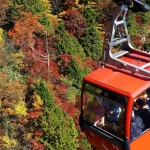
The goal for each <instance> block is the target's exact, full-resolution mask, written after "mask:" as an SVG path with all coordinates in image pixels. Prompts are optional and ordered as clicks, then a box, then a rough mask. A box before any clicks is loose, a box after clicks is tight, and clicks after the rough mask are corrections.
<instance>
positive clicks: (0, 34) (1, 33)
mask: <svg viewBox="0 0 150 150" xmlns="http://www.w3.org/2000/svg"><path fill="white" fill-rule="evenodd" d="M3 45H4V40H3V29H2V28H0V47H2V46H3Z"/></svg>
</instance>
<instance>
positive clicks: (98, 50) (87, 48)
mask: <svg viewBox="0 0 150 150" xmlns="http://www.w3.org/2000/svg"><path fill="white" fill-rule="evenodd" d="M79 41H80V44H81V45H82V47H83V48H84V52H85V53H86V56H90V57H92V58H93V59H95V60H98V59H99V58H100V57H101V54H102V39H101V38H100V34H99V31H98V30H97V29H96V28H95V26H89V27H88V28H87V29H86V31H85V33H84V34H83V36H82V37H81V38H80V39H79Z"/></svg>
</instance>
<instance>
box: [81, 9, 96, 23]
mask: <svg viewBox="0 0 150 150" xmlns="http://www.w3.org/2000/svg"><path fill="white" fill-rule="evenodd" d="M83 16H84V17H85V18H86V20H87V22H88V25H89V26H90V25H94V24H95V20H96V17H97V16H98V14H97V13H96V12H95V10H94V9H93V8H92V7H87V8H86V9H85V12H84V14H83Z"/></svg>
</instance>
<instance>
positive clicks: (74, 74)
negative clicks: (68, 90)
mask: <svg viewBox="0 0 150 150" xmlns="http://www.w3.org/2000/svg"><path fill="white" fill-rule="evenodd" d="M90 71H91V70H90V69H89V68H85V69H83V68H82V67H80V66H79V64H78V63H77V61H76V60H75V59H74V58H73V59H72V61H71V63H70V65H69V66H68V69H67V73H68V75H69V76H70V78H71V79H72V82H73V84H74V85H75V86H76V87H78V88H81V83H82V79H83V77H84V76H85V75H86V74H87V73H89V72H90Z"/></svg>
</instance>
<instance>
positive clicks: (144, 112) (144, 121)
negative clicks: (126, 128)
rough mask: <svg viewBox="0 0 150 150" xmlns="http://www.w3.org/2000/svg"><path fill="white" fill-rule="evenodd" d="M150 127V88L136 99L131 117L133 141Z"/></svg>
mask: <svg viewBox="0 0 150 150" xmlns="http://www.w3.org/2000/svg"><path fill="white" fill-rule="evenodd" d="M149 128H150V88H149V89H147V90H145V91H144V92H142V93H141V94H139V95H138V97H136V98H135V99H134V104H133V110H132V118H131V126H130V129H131V132H130V133H131V137H130V139H131V141H133V140H134V139H136V138H137V137H139V136H140V135H141V134H142V133H143V132H145V131H146V130H147V129H149Z"/></svg>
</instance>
